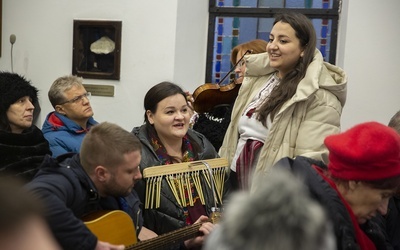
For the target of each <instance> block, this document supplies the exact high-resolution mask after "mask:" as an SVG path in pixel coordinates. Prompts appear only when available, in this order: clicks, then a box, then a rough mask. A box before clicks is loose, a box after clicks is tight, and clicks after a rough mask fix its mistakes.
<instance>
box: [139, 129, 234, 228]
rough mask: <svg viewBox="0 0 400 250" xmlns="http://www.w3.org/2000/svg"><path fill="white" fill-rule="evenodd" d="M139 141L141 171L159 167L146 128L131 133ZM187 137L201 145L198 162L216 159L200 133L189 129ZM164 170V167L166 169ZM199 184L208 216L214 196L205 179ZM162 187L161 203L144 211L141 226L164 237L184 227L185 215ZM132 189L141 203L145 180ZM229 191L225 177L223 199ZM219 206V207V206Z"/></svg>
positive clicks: (165, 188)
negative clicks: (140, 144)
mask: <svg viewBox="0 0 400 250" xmlns="http://www.w3.org/2000/svg"><path fill="white" fill-rule="evenodd" d="M132 133H134V134H135V135H136V136H138V138H139V139H140V141H141V142H142V146H143V147H142V160H141V162H140V167H141V170H142V172H143V169H145V168H148V167H152V166H159V165H162V163H161V161H160V160H159V159H158V157H157V155H156V153H155V152H154V150H153V147H152V146H151V144H150V142H149V139H148V138H147V133H146V128H145V125H143V126H141V127H136V128H134V129H133V130H132ZM188 135H189V137H190V138H193V139H194V140H195V141H196V143H197V144H198V145H200V147H201V149H202V150H203V151H202V152H200V153H199V157H198V159H197V160H204V159H213V158H217V157H219V156H218V154H217V152H216V151H215V149H214V147H213V146H212V145H211V143H210V142H209V141H208V140H207V139H206V138H205V137H204V136H203V135H202V134H200V133H198V132H196V131H194V130H191V129H189V131H188ZM166 167H167V166H166ZM201 181H202V187H203V193H204V197H205V201H206V212H207V213H208V214H209V215H210V213H211V207H212V206H213V204H214V198H213V197H214V196H213V194H212V191H211V190H210V189H209V188H208V186H207V184H206V182H205V180H204V179H202V180H201ZM161 185H162V187H161V190H162V191H161V202H160V204H161V205H160V207H159V208H158V209H145V210H144V212H143V214H144V225H145V226H146V227H147V228H149V229H151V230H153V231H154V232H156V233H157V234H164V233H168V232H171V231H173V230H176V229H179V228H181V227H183V226H185V220H184V212H183V208H182V207H181V206H180V205H179V204H178V203H177V201H176V199H175V197H174V195H173V193H172V192H171V189H170V188H169V185H168V183H167V182H166V181H165V180H163V181H162V184H161ZM135 189H136V191H137V193H138V194H139V197H140V199H141V201H142V203H143V204H144V201H145V191H146V187H145V180H142V181H140V182H139V183H137V184H136V185H135ZM228 192H229V182H228V180H227V177H226V178H225V186H224V197H226V195H227V193H228ZM218 205H219V206H220V204H218Z"/></svg>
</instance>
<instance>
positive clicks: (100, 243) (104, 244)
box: [95, 241, 125, 250]
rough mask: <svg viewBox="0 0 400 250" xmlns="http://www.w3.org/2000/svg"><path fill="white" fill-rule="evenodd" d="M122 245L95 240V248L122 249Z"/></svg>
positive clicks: (102, 249) (105, 249) (123, 247)
mask: <svg viewBox="0 0 400 250" xmlns="http://www.w3.org/2000/svg"><path fill="white" fill-rule="evenodd" d="M124 249H125V246H124V245H112V244H110V243H108V242H104V241H97V245H96V248H95V250H124Z"/></svg>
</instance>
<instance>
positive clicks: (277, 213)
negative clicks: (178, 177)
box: [203, 169, 336, 250]
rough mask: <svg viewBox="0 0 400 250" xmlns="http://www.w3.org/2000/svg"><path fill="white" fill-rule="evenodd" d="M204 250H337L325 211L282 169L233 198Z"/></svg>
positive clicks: (298, 181) (301, 185)
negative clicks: (252, 190) (253, 189)
mask: <svg viewBox="0 0 400 250" xmlns="http://www.w3.org/2000/svg"><path fill="white" fill-rule="evenodd" d="M203 249H204V250H214V249H229V250H243V249H271V250H336V245H335V237H334V235H333V231H332V225H331V223H329V221H328V220H327V218H326V215H325V211H324V210H323V208H322V207H321V206H320V205H319V204H318V203H317V202H315V201H313V200H312V199H311V198H310V197H309V193H308V190H307V189H306V187H305V186H304V184H303V183H301V181H300V180H299V179H297V178H294V177H293V176H292V175H291V174H290V173H288V172H287V171H284V170H280V171H279V169H278V170H277V171H274V172H273V173H271V174H270V175H268V176H266V177H265V178H264V179H263V182H262V183H261V184H260V188H259V189H258V190H257V191H256V192H254V193H251V195H249V193H248V192H246V191H244V190H241V191H239V192H237V193H234V194H233V195H232V199H231V201H230V203H229V204H228V205H227V206H226V207H225V210H224V215H223V217H222V219H221V222H220V223H218V227H217V228H216V229H215V230H213V232H212V233H211V234H210V236H209V237H208V238H207V240H206V244H205V247H204V248H203Z"/></svg>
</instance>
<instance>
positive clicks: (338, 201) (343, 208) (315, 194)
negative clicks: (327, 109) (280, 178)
mask: <svg viewBox="0 0 400 250" xmlns="http://www.w3.org/2000/svg"><path fill="white" fill-rule="evenodd" d="M325 145H326V146H327V148H328V150H329V164H328V166H326V165H325V164H323V163H322V162H319V161H316V160H313V159H311V158H306V157H302V156H297V157H296V158H295V159H294V160H292V159H291V158H283V159H282V160H280V161H279V162H278V163H277V165H276V167H277V168H284V169H288V170H290V171H291V172H292V173H293V174H294V175H296V176H299V177H300V178H301V179H303V180H304V183H305V184H306V186H307V187H308V189H309V190H310V193H311V196H312V198H313V199H315V200H316V201H318V202H319V203H320V204H321V205H322V206H323V207H324V208H325V210H326V212H327V215H328V218H329V219H330V221H332V222H333V226H334V232H335V235H336V243H337V244H336V245H337V247H338V249H339V250H340V249H361V250H374V249H379V250H382V249H386V244H385V238H384V234H383V232H382V230H380V229H379V227H378V226H377V225H376V223H374V222H373V221H372V220H371V219H372V218H374V217H375V216H376V215H378V214H381V215H385V214H386V212H387V207H388V202H389V199H390V198H391V197H392V196H393V195H394V194H395V193H396V192H398V191H399V187H400V157H399V155H400V136H399V135H398V134H397V132H396V131H395V130H394V129H392V128H389V127H387V126H385V125H383V124H380V123H377V122H366V123H362V124H359V125H357V126H354V127H353V128H351V129H349V130H347V131H346V132H343V133H340V134H336V135H331V136H328V137H326V139H325Z"/></svg>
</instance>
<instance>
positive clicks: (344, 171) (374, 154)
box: [325, 122, 400, 181]
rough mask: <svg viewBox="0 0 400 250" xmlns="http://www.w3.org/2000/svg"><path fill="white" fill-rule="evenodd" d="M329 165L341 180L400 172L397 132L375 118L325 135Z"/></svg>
mask: <svg viewBox="0 0 400 250" xmlns="http://www.w3.org/2000/svg"><path fill="white" fill-rule="evenodd" d="M325 145H326V147H327V148H328V149H329V164H328V169H329V171H330V173H331V175H332V176H333V177H336V178H339V179H344V180H365V181H373V180H380V179H385V178H390V177H395V176H397V175H400V135H399V134H398V133H397V132H396V131H395V130H394V129H392V128H390V127H388V126H385V125H383V124H380V123H378V122H366V123H362V124H359V125H357V126H355V127H353V128H351V129H349V130H347V131H346V132H343V133H340V134H337V135H331V136H328V137H326V138H325Z"/></svg>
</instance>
